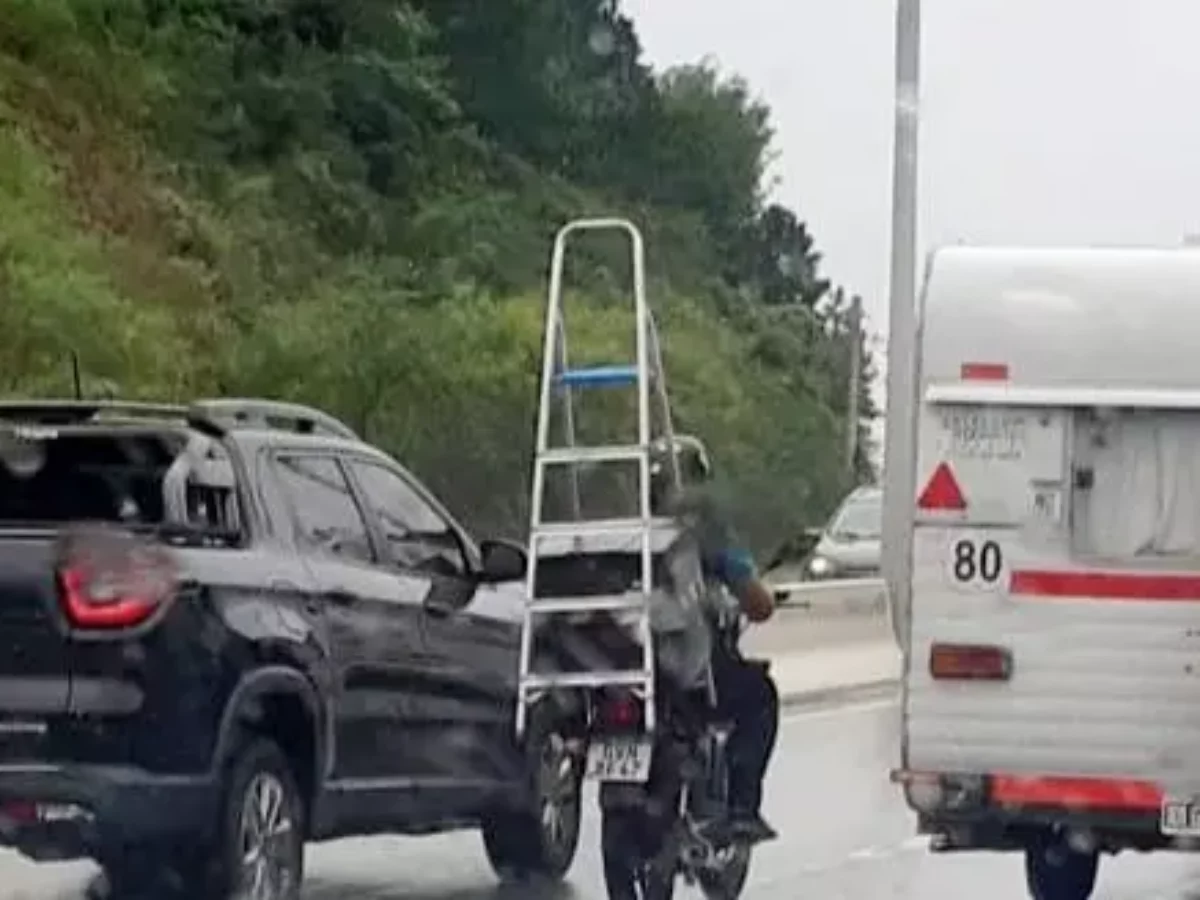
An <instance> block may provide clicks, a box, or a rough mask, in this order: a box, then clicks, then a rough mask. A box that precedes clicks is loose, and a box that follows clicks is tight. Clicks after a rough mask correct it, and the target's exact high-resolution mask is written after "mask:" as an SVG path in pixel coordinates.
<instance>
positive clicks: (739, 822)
mask: <svg viewBox="0 0 1200 900" xmlns="http://www.w3.org/2000/svg"><path fill="white" fill-rule="evenodd" d="M729 828H730V831H731V832H732V834H733V837H734V838H735V839H736V840H739V841H745V842H746V843H748V844H761V843H762V842H764V841H772V840H774V839H775V838H777V837H779V832H777V831H776V830H775V829H774V828H772V827H771V826H770V825H769V824H768V823H767V821H766V819H764V818H763V817H762V816H760V815H759V814H758V813H755V812H742V811H738V810H735V811H734V812H733V813H732V814H731V817H730V821H729Z"/></svg>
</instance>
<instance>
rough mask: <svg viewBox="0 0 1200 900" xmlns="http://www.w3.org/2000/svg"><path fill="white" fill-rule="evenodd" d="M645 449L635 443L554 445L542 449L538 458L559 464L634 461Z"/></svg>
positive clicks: (639, 457) (544, 461)
mask: <svg viewBox="0 0 1200 900" xmlns="http://www.w3.org/2000/svg"><path fill="white" fill-rule="evenodd" d="M645 453H646V449H645V448H644V447H640V446H638V445H637V444H613V445H609V446H604V447H554V448H552V449H550V450H543V451H542V452H541V453H539V454H538V459H539V460H540V461H541V462H543V463H549V464H551V465H561V464H563V463H573V462H636V461H637V460H639V459H641V458H642V456H643V455H645Z"/></svg>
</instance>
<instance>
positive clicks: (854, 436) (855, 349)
mask: <svg viewBox="0 0 1200 900" xmlns="http://www.w3.org/2000/svg"><path fill="white" fill-rule="evenodd" d="M848 339H849V341H850V379H849V380H850V384H849V391H850V396H849V397H847V398H846V470H847V471H848V472H849V473H850V478H851V479H854V477H855V462H857V460H858V418H859V417H858V395H859V393H860V392H861V391H862V297H859V296H858V295H857V294H855V295H854V297H852V298H851V300H850V334H849V338H848Z"/></svg>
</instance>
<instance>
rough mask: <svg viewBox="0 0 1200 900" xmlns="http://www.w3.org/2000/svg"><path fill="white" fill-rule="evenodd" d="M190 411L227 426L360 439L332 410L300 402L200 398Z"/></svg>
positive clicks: (349, 439)
mask: <svg viewBox="0 0 1200 900" xmlns="http://www.w3.org/2000/svg"><path fill="white" fill-rule="evenodd" d="M189 413H191V414H192V415H196V414H199V416H202V417H203V418H205V419H207V420H209V421H211V422H213V423H214V424H216V425H220V426H222V427H226V428H230V427H233V428H236V427H243V428H244V427H246V426H254V427H259V428H264V429H280V428H283V429H286V430H288V431H295V432H297V433H299V434H324V435H326V436H328V437H336V438H342V439H343V440H348V441H357V440H358V439H359V438H358V435H357V434H356V433H355V432H354V429H352V428H351V427H350V426H349V425H347V424H346V423H345V422H342V421H341V420H340V419H336V418H334V417H333V416H331V415H329V413H325V412H321V410H319V409H314V408H313V407H311V406H304V405H303V404H300V403H287V402H285V401H282V400H260V399H256V398H222V399H212V400H197V401H196V402H195V403H193V404H192V406H191V409H190V410H189Z"/></svg>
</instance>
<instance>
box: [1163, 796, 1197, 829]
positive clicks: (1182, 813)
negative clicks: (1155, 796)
mask: <svg viewBox="0 0 1200 900" xmlns="http://www.w3.org/2000/svg"><path fill="white" fill-rule="evenodd" d="M1159 828H1160V830H1161V831H1162V833H1163V834H1168V835H1175V836H1180V837H1194V836H1196V835H1200V798H1197V797H1191V798H1189V799H1186V800H1183V799H1179V798H1170V797H1168V798H1166V799H1164V800H1163V802H1162V815H1161V817H1160V821H1159Z"/></svg>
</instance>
